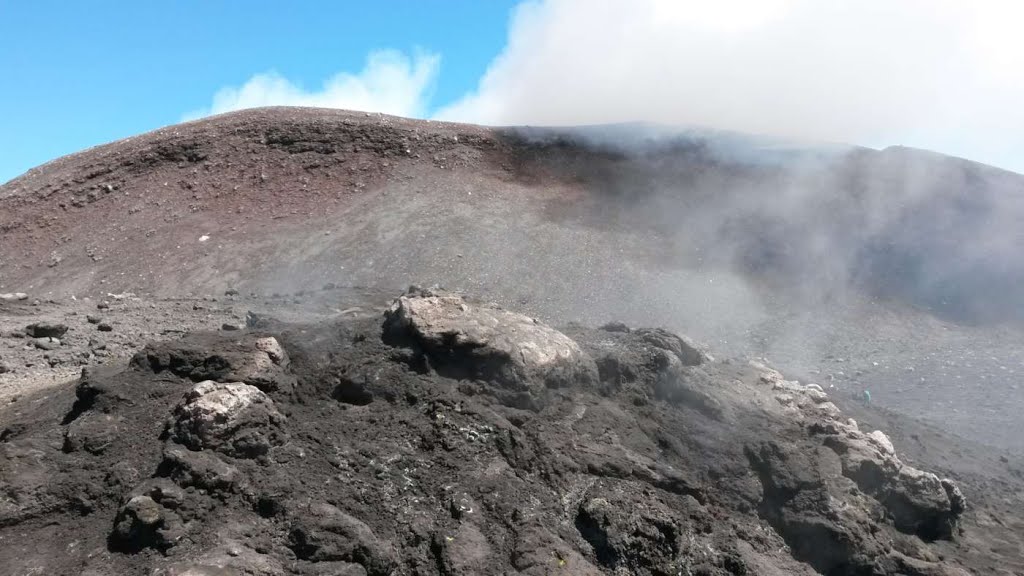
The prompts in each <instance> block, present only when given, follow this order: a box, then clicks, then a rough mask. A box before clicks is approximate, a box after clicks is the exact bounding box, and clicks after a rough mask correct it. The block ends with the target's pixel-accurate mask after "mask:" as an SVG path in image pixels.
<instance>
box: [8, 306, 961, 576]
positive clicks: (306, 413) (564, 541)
mask: <svg viewBox="0 0 1024 576" xmlns="http://www.w3.org/2000/svg"><path fill="white" fill-rule="evenodd" d="M37 337H38V338H45V337H50V336H45V335H42V336H37ZM47 394H48V395H47V396H40V397H38V398H34V399H30V400H22V401H20V402H19V403H18V404H16V405H12V406H11V407H8V408H7V409H5V411H4V412H0V430H2V431H0V485H2V487H3V489H2V492H0V566H2V567H3V568H2V569H0V571H2V572H3V573H5V574H93V575H97V574H179V575H183V574H193V575H196V574H210V575H213V574H218V575H219V574H324V575H326V574H339V575H340V574H347V575H363V574H367V575H387V574H452V575H455V574H514V573H522V574H536V575H541V574H694V575H695V574H705V575H712V574H715V575H725V574H733V575H744V574H765V575H773V574H779V575H781V574H827V575H847V574H849V575H867V574H870V575H897V574H902V575H929V576H938V575H954V574H967V573H969V572H968V569H971V571H974V572H977V568H976V567H974V566H967V565H965V564H964V562H963V561H962V560H961V557H960V556H958V554H957V541H959V540H960V539H962V538H963V537H964V536H965V531H967V530H969V528H968V527H965V526H964V523H963V522H962V520H963V519H964V517H965V513H966V511H967V507H968V503H967V499H966V498H965V496H964V494H963V492H962V491H961V489H960V488H959V487H958V486H957V484H956V483H954V482H953V481H950V480H947V479H943V478H940V477H939V476H937V475H935V474H932V473H930V472H928V471H923V470H919V469H917V468H915V467H913V466H911V465H909V464H906V463H904V462H903V461H901V459H900V458H899V457H898V456H897V454H896V449H895V448H894V446H893V445H892V443H891V442H890V440H889V438H888V437H887V436H886V434H885V433H883V432H880V431H873V430H868V429H861V428H860V427H859V426H858V424H857V422H855V421H853V420H851V419H849V418H847V417H844V416H843V415H842V414H841V413H840V411H839V409H838V408H837V407H836V405H835V404H833V403H832V402H831V401H830V399H829V397H828V395H827V394H826V393H825V392H824V391H823V390H822V389H821V388H820V387H817V386H814V385H801V384H799V383H797V382H795V381H789V380H786V379H785V378H784V377H783V376H782V375H781V374H780V373H779V372H777V371H775V370H773V369H772V368H770V367H768V366H765V365H764V364H760V363H757V362H752V363H746V362H736V361H728V360H726V361H718V360H715V359H713V358H712V357H711V356H710V355H709V354H708V353H707V352H706V351H705V350H704V349H702V348H701V347H700V346H699V345H697V344H695V343H693V342H691V341H690V340H688V339H687V338H684V337H681V336H677V335H675V334H673V333H670V332H668V331H665V330H661V329H646V328H630V327H627V326H625V325H622V324H609V325H606V326H604V327H602V328H600V329H589V328H583V327H580V326H569V327H567V328H565V329H563V330H561V331H558V330H555V329H553V328H551V327H548V326H546V325H544V324H542V323H540V322H538V321H536V320H534V319H532V318H530V317H527V316H524V315H521V314H517V313H514V312H511V311H507V310H504V309H501V308H499V307H497V306H494V305H489V304H485V303H480V302H475V301H471V300H467V299H464V298H462V297H460V296H456V295H453V294H449V293H444V292H431V291H426V290H418V289H417V290H410V291H409V292H408V293H406V294H404V295H403V296H401V297H399V298H398V299H397V300H395V302H394V304H393V305H392V306H391V307H390V308H389V309H388V310H387V311H386V312H385V314H384V316H383V317H380V316H377V315H365V316H361V317H355V318H350V319H336V320H333V321H330V322H324V323H321V324H316V325H299V324H287V323H282V322H279V321H276V320H272V319H269V318H264V317H260V316H258V315H250V316H249V318H248V321H247V325H246V326H245V327H244V328H243V329H241V330H229V331H220V332H207V333H195V334H190V335H186V336H184V337H182V338H180V339H178V340H173V341H166V342H158V343H152V344H149V345H147V346H145V347H144V348H142V349H141V350H140V351H138V352H137V353H136V354H135V355H134V357H133V358H132V360H131V362H130V363H129V364H128V365H127V366H125V365H123V364H119V363H112V364H108V365H103V366H100V367H98V368H97V367H90V368H86V369H84V370H83V371H82V375H81V377H80V378H79V379H78V382H77V384H75V385H74V387H73V389H72V388H67V389H59V390H57V391H50V392H48V393H47ZM966 535H967V536H969V534H966ZM963 557H966V556H963ZM975 566H976V565H975Z"/></svg>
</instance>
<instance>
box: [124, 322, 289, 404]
mask: <svg viewBox="0 0 1024 576" xmlns="http://www.w3.org/2000/svg"><path fill="white" fill-rule="evenodd" d="M213 342H217V344H216V345H212V343H213ZM211 350H216V352H211ZM288 363H289V359H288V354H287V352H286V351H285V350H284V349H283V348H282V347H281V345H280V343H278V342H277V340H276V339H274V337H272V336H258V335H255V334H252V333H248V334H245V335H243V336H241V337H239V338H238V339H236V340H234V341H232V342H231V343H230V344H224V343H222V342H220V341H219V340H218V337H217V336H216V335H214V334H206V335H202V336H198V337H196V338H192V339H190V340H188V341H177V342H160V343H153V344H148V345H146V347H145V348H144V349H143V350H142V351H141V352H139V353H138V354H136V355H135V356H134V357H133V358H132V364H133V365H134V366H135V367H137V368H139V369H142V370H147V371H152V372H156V373H160V372H163V371H165V370H166V371H169V372H171V373H174V374H176V375H178V376H183V377H186V378H190V379H192V380H193V381H196V382H199V381H203V380H214V381H217V382H245V383H246V384H249V385H252V386H256V387H257V388H260V389H261V390H263V391H265V392H271V391H275V390H288V389H290V388H291V386H292V384H293V381H294V378H292V377H291V376H290V375H289V374H288V372H287V367H288Z"/></svg>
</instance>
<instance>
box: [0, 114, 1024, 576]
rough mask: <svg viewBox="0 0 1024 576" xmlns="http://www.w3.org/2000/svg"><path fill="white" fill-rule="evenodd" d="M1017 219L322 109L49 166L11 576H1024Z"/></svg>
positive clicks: (689, 135)
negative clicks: (1005, 232)
mask: <svg viewBox="0 0 1024 576" xmlns="http://www.w3.org/2000/svg"><path fill="white" fill-rule="evenodd" d="M1022 183H1024V177H1022V176H1019V175H1016V174H1012V173H1009V172H1004V171H1001V170H998V169H995V168H991V167H988V166H983V165H980V164H975V163H971V162H967V161H965V160H959V159H956V158H949V157H944V156H941V155H937V154H932V153H925V152H922V151H916V150H911V149H905V148H892V149H886V150H881V151H876V150H869V149H861V148H855V147H836V146H832V147H813V146H805V147H800V146H795V145H794V146H782V145H780V144H778V143H772V144H771V145H768V144H766V143H765V142H764V141H763V139H758V138H755V137H746V136H743V135H736V134H730V135H726V134H722V133H710V132H700V131H687V132H671V133H666V132H664V131H662V132H657V131H653V128H651V127H649V126H641V125H620V126H604V127H590V128H565V129H547V128H530V129H526V128H500V129H499V128H485V127H480V126H472V125H461V124H450V123H443V122H427V121H416V120H408V119H403V118H395V117H389V116H383V115H379V114H365V113H355V112H346V111H340V110H316V109H302V108H268V109H257V110H247V111H244V112H238V113H232V114H226V115H221V116H216V117H213V118H209V119H204V120H200V121H196V122H190V123H186V124H182V125H179V126H174V127H170V128H166V129H162V130H159V131H156V132H152V133H149V134H143V135H140V136H136V137H133V138H130V139H128V140H124V141H120V142H115V143H112V144H108V145H105V146H100V147H97V148H93V149H89V150H86V151H84V152H82V153H79V154H76V155H72V156H68V157H64V158H60V159H58V160H55V161H53V162H51V163H49V164H45V165H43V166H40V167H38V168H36V169H33V170H31V171H30V172H28V173H26V174H25V175H23V176H21V177H19V178H16V179H14V180H12V181H10V182H8V183H6V184H3V185H2V186H0V247H2V249H0V576H2V575H7V574H11V575H29V574H56V575H65V574H66V575H78V574H82V575H90V576H101V575H103V576H105V575H135V574H138V575H146V576H186V575H190V576H198V575H203V576H213V575H217V576H221V575H245V576H270V575H273V576H276V575H291V574H297V575H309V576H314V575H316V576H327V575H337V576H341V575H347V576H391V575H393V576H413V575H420V576H435V575H446V576H456V575H513V574H524V575H535V576H542V575H543V576H556V575H564V576H579V575H595V576H597V575H609V576H624V575H643V576H648V575H649V576H654V575H659V576H667V575H689V576H697V575H704V576H726V575H733V576H753V575H763V576H790V575H796V576H799V575H808V576H810V575H815V574H820V575H825V576H966V575H972V576H973V575H996V576H1013V575H1022V574H1024V552H1022V551H1024V512H1022V511H1024V458H1022V457H1021V455H1022V454H1024V424H1022V421H1021V418H1020V406H1019V399H1020V393H1019V385H1020V381H1021V380H1020V375H1021V374H1022V373H1024V330H1021V329H1019V327H1018V324H1019V322H1020V321H1021V320H1024V316H1022V314H1024V312H1022V311H1024V307H1021V304H1022V302H1024V300H1022V298H1024V296H1022V293H1021V291H1020V290H1019V289H1016V288H1015V289H1013V290H1011V289H1009V288H1008V287H1017V288H1019V286H1020V282H1021V280H1024V264H1022V262H1024V260H1022V259H1020V258H1019V257H1013V258H1011V257H1003V256H1002V255H1005V254H1015V255H1019V254H1020V253H1022V252H1021V251H1022V250H1024V246H1020V245H1018V244H1019V241H1020V237H1019V235H1017V236H1013V235H991V234H989V232H990V231H995V230H1006V229H1008V227H1009V228H1012V226H1011V224H1013V223H1014V222H1017V221H1018V220H1016V218H1017V217H1018V216H1019V217H1021V218H1022V220H1020V221H1024V203H1021V202H1017V201H1016V200H1015V199H1019V198H1021V197H1022V196H1021V194H1024V184H1022ZM968 188H969V189H970V191H971V193H970V194H967V195H965V194H964V192H963V191H964V190H965V189H968ZM409 286H411V287H409ZM423 286H430V287H429V288H424V287H423ZM407 287H409V288H407Z"/></svg>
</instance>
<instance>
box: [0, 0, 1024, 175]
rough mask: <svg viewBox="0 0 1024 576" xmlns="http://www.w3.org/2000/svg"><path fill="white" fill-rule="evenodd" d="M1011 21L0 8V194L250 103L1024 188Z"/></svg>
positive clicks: (742, 9) (218, 0) (701, 8)
mask: <svg viewBox="0 0 1024 576" xmlns="http://www.w3.org/2000/svg"><path fill="white" fill-rule="evenodd" d="M1021 21H1024V2H1011V1H1003V0H944V1H943V2H935V1H934V0H900V1H899V2H893V1H892V0H857V1H856V2H852V1H849V0H600V1H598V0H521V1H518V2H516V1H512V0H375V1H356V0H350V1H341V0H335V1H326V0H322V1H313V0H308V1H301V0H296V1H293V2H280V1H278V2H270V1H267V0H244V1H243V0H174V1H166V0H165V1H163V2H161V1H158V0H145V1H143V0H138V1H134V2H133V1H130V0H119V1H114V0H88V1H86V0H81V1H79V0H62V1H57V0H0V182H3V181H6V180H7V179H10V178H12V177H14V176H17V175H18V174H20V173H21V172H23V171H25V170H27V169H29V168H31V167H33V166H36V165H38V164H40V163H42V162H45V161H48V160H51V159H53V158H55V157H57V156H60V155H62V154H67V153H71V152H75V151H78V150H81V149H83V148H85V147H88V146H92V145H96V144H101V143H105V142H109V141H112V140H115V139H118V138H123V137H126V136H130V135H133V134H138V133H141V132H145V131H148V130H152V129H155V128H158V127H161V126H166V125H169V124H174V123H177V122H180V121H182V120H185V119H193V118H198V117H202V116H204V115H207V114H211V113H220V112H225V111H230V110H237V109H241V108H246V107H253V106H265V105H302V106H326V107H337V108H350V109H357V110H371V111H379V112H386V113H390V114H396V115H402V116H413V117H433V118H438V119H444V120H456V121H465V122H475V123H481V124H490V125H518V124H531V125H567V124H595V123H607V122H628V121H646V122H654V123H659V124H664V125H673V126H691V127H692V126H697V127H709V128H717V129H723V130H733V131H739V132H747V133H754V134H761V135H768V136H773V137H782V138H789V139H795V140H799V141H804V142H834V143H847V144H856V145H862V146H871V147H875V148H881V147H885V146H889V145H895V144H900V145H907V146H914V147H918V148H925V149H930V150H935V151H938V152H942V153H946V154H952V155H956V156H963V157H965V158H970V159H973V160H978V161H981V162H986V163H989V164H993V165H996V166H1001V167H1004V168H1008V169H1010V170H1015V171H1017V172H1024V106H1021V104H1020V103H1021V102H1024V74H1021V73H1020V71H1021V70H1024V35H1022V34H1020V32H1019V23H1020V22H1021ZM866 30H869V31H870V34H865V31H866Z"/></svg>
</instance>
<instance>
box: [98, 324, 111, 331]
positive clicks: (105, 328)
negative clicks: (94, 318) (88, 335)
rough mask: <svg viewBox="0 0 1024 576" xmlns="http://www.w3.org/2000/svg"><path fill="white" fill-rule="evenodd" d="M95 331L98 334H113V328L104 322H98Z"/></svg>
mask: <svg viewBox="0 0 1024 576" xmlns="http://www.w3.org/2000/svg"><path fill="white" fill-rule="evenodd" d="M96 329H97V330H99V331H100V332H113V330H114V327H113V326H111V325H110V324H108V323H106V322H100V323H99V325H97V326H96Z"/></svg>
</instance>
